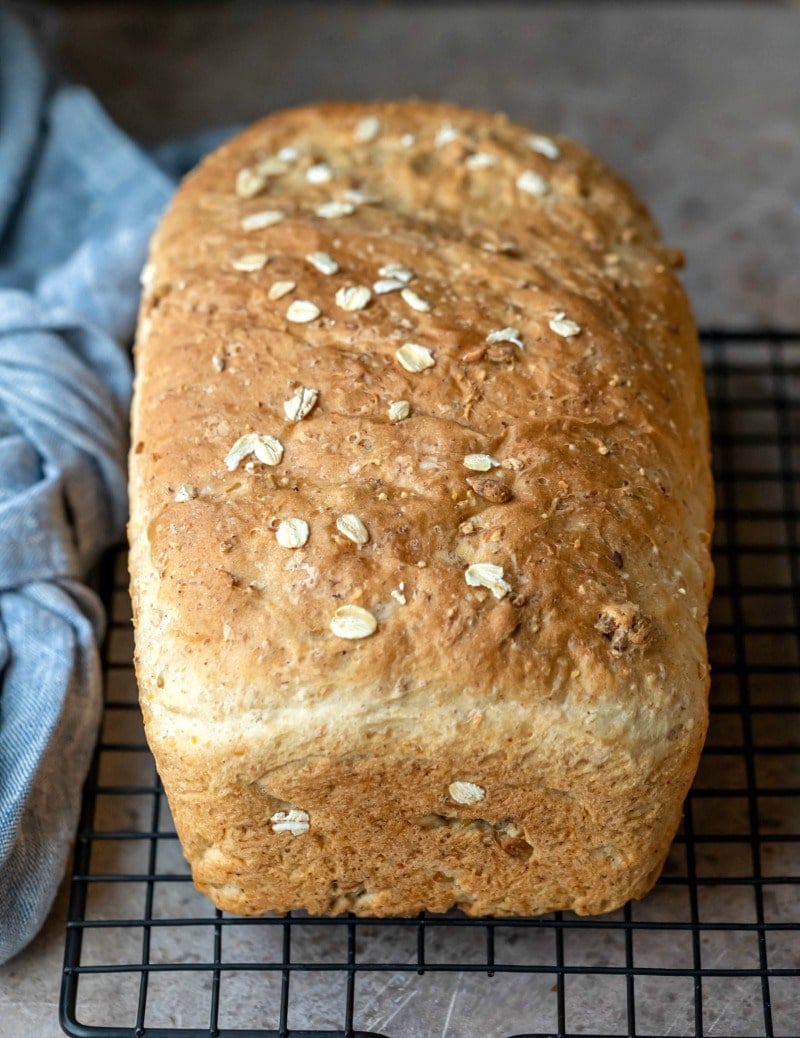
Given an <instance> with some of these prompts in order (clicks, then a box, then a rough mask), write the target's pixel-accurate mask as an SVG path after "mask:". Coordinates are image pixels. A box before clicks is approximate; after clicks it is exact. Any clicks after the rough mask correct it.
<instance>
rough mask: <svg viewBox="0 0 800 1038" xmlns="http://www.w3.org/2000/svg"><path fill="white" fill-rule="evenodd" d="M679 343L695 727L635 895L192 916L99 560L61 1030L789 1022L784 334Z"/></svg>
mask: <svg viewBox="0 0 800 1038" xmlns="http://www.w3.org/2000/svg"><path fill="white" fill-rule="evenodd" d="M703 353H704V359H705V364H706V372H707V386H708V394H709V400H710V403H711V409H712V424H713V436H714V459H715V470H716V479H717V503H718V511H717V528H716V544H715V562H716V566H717V587H716V593H715V598H714V602H713V605H712V611H711V624H710V627H709V648H710V652H711V658H712V664H713V681H712V692H711V727H710V731H709V737H708V743H707V747H706V750H705V753H704V756H703V759H702V763H701V766H700V770H699V772H698V775H697V779H696V781H695V784H694V787H693V789H692V791H691V793H690V795H689V797H688V799H687V802H686V807H685V815H684V822H683V826H682V829H681V832H680V833H679V835H678V837H677V839H676V840H675V843H674V845H673V848H672V851H671V853H670V855H669V859H668V861H667V865H666V868H665V870H664V874H663V876H662V878H661V879H660V881H659V883H658V884H657V886H656V888H655V889H654V890H653V892H652V893H651V894H650V895H649V896H648V897H647V898H646V899H645V900H644V901H641V902H636V903H631V904H628V905H626V906H625V907H624V908H623V909H620V910H619V911H617V912H614V913H611V914H609V915H606V916H602V917H598V918H594V919H580V918H577V917H575V916H572V915H570V914H568V913H556V914H554V915H550V916H546V917H543V918H538V919H483V920H476V919H468V918H466V917H464V916H461V915H460V914H458V913H453V914H448V915H445V916H420V917H419V918H416V919H410V920H404V919H392V920H381V921H372V920H357V919H354V918H351V917H346V916H345V917H341V918H337V919H319V918H312V917H309V916H305V915H303V914H294V915H292V916H290V917H287V918H285V919H277V918H265V919H255V920H254V919H242V918H238V917H235V916H231V915H227V914H224V913H220V912H216V911H215V910H214V909H213V907H212V906H211V904H210V902H208V901H207V900H206V899H205V898H204V897H202V896H201V895H200V894H198V893H197V892H196V891H195V889H194V887H193V886H192V883H191V880H190V877H189V873H188V869H187V867H186V864H185V862H184V860H183V857H182V855H181V852H180V847H179V845H178V841H177V839H176V837H175V833H174V830H173V827H172V822H171V819H170V815H169V809H168V807H167V804H166V801H165V800H164V798H163V794H162V792H161V789H160V786H159V783H158V780H157V776H156V774H155V770H154V766H153V761H152V758H151V756H150V754H149V752H148V750H147V747H146V745H145V742H144V737H143V734H142V730H141V722H140V719H139V713H138V709H137V704H136V686H135V681H134V676H133V671H132V666H131V653H132V637H131V627H130V612H129V610H130V604H129V602H128V599H127V594H126V590H125V587H126V574H125V567H124V562H125V560H124V558H123V557H122V556H120V557H119V558H118V559H117V560H116V562H115V563H114V564H112V565H109V567H108V572H107V573H106V596H107V600H108V604H109V608H110V615H111V617H112V621H111V627H110V632H109V636H108V638H107V643H106V646H105V668H106V686H107V703H106V710H105V717H104V723H103V728H102V733H101V738H100V742H99V745H98V747H97V752H96V755H95V759H94V764H93V767H92V772H91V775H90V777H89V780H88V783H87V786H86V790H85V797H84V805H83V814H82V817H81V821H80V827H79V831H78V834H77V845H76V853H75V863H74V874H73V877H72V886H71V901H70V909H69V921H68V929H67V938H66V951H65V966H64V978H63V986H62V997H61V1023H62V1027H63V1028H64V1029H65V1030H66V1031H67V1033H68V1034H70V1035H76V1036H89V1035H92V1036H95V1038H99V1036H106V1038H123V1036H124V1038H134V1036H139V1038H167V1036H182V1038H201V1036H203V1038H211V1036H217V1038H225V1036H233V1035H237V1036H239V1038H256V1036H260V1038H268V1036H270V1038H288V1036H300V1035H303V1036H306V1038H323V1036H328V1038H334V1036H335V1038H342V1036H347V1038H357V1036H359V1035H361V1036H363V1035H367V1034H372V1035H381V1036H387V1038H432V1036H442V1038H476V1036H480V1038H484V1036H485V1038H508V1036H511V1035H524V1036H526V1038H543V1036H548V1035H558V1036H566V1035H573V1034H575V1035H577V1034H581V1035H595V1036H599V1035H656V1036H667V1035H693V1036H711V1035H720V1036H725V1038H732V1036H734V1035H750V1036H757V1035H764V1036H768V1038H770V1036H772V1035H784V1036H791V1035H797V1034H798V1033H800V637H799V636H798V630H799V625H800V558H799V557H798V544H799V543H800V503H799V502H798V493H800V491H799V490H798V487H799V486H800V333H797V334H789V333H777V332H769V331H754V332H746V333H742V332H739V333H733V332H729V333H726V332H722V331H708V332H706V333H705V334H704V335H703ZM79 1021H80V1022H79Z"/></svg>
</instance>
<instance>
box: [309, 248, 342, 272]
mask: <svg viewBox="0 0 800 1038" xmlns="http://www.w3.org/2000/svg"><path fill="white" fill-rule="evenodd" d="M306 260H308V262H309V263H310V264H311V266H312V267H314V268H315V269H316V270H318V271H319V272H320V274H338V272H339V264H338V263H337V262H336V260H335V259H334V258H333V256H329V255H328V253H327V252H309V253H308V255H307V256H306Z"/></svg>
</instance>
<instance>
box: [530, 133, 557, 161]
mask: <svg viewBox="0 0 800 1038" xmlns="http://www.w3.org/2000/svg"><path fill="white" fill-rule="evenodd" d="M525 143H526V144H527V145H528V147H529V148H532V149H533V151H535V152H537V153H538V154H539V155H544V156H545V158H548V159H557V158H558V156H559V155H560V154H561V150H560V148H559V147H558V145H557V144H556V142H555V141H554V140H552V139H551V138H550V137H544V136H542V134H540V133H532V134H531V135H530V137H526V138H525Z"/></svg>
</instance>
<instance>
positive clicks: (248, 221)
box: [241, 209, 286, 231]
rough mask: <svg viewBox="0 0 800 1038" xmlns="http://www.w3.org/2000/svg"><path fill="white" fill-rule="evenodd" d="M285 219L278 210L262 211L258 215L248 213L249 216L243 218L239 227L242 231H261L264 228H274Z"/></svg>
mask: <svg viewBox="0 0 800 1038" xmlns="http://www.w3.org/2000/svg"><path fill="white" fill-rule="evenodd" d="M285 219H286V214H285V213H282V212H281V210H280V209H262V210H261V211H260V212H258V213H250V215H249V216H245V217H244V218H243V220H242V223H241V227H242V230H243V231H263V230H264V228H265V227H274V226H275V224H276V223H280V222H281V221H282V220H285Z"/></svg>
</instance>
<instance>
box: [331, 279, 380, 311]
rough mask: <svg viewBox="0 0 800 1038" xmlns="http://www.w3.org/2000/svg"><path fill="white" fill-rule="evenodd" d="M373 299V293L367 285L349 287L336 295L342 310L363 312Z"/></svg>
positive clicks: (340, 290)
mask: <svg viewBox="0 0 800 1038" xmlns="http://www.w3.org/2000/svg"><path fill="white" fill-rule="evenodd" d="M370 299H372V292H370V290H369V289H368V288H367V286H366V285H348V286H347V287H343V288H340V289H339V290H338V291H337V293H336V305H337V306H339V307H341V308H342V310H363V309H364V307H365V306H366V305H367V303H368V302H369V301H370Z"/></svg>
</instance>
